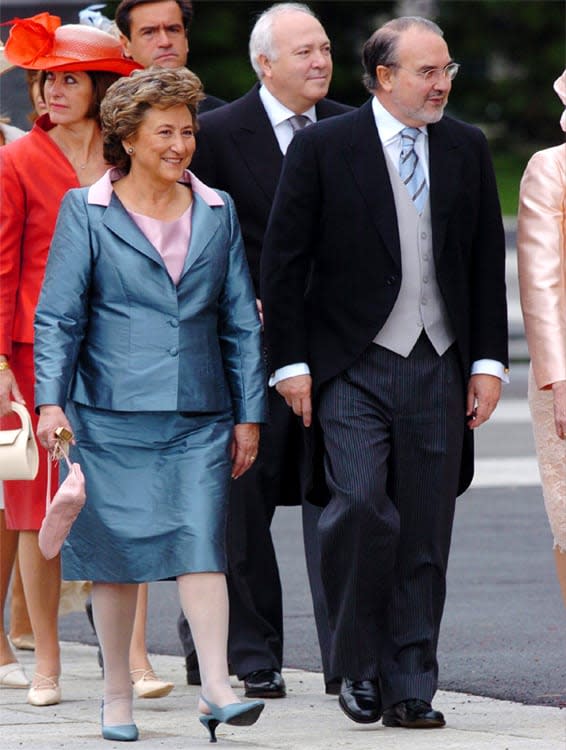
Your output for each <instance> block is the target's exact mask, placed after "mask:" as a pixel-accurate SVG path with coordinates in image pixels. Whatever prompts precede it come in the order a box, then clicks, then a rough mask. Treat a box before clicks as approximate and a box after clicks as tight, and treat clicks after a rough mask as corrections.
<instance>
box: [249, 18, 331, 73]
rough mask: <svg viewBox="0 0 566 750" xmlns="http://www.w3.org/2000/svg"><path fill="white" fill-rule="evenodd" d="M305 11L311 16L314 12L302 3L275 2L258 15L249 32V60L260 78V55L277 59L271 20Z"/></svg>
mask: <svg viewBox="0 0 566 750" xmlns="http://www.w3.org/2000/svg"><path fill="white" fill-rule="evenodd" d="M297 12H299V13H306V14H307V15H309V16H312V17H313V18H317V16H316V14H315V13H314V12H313V11H312V10H311V9H310V8H309V6H308V5H303V3H277V4H276V5H272V6H271V7H269V8H268V9H267V10H264V11H263V13H262V14H261V15H260V16H258V18H257V21H256V22H255V25H254V27H253V29H252V33H251V34H250V45H249V51H250V62H251V64H252V68H253V69H254V70H255V72H256V75H257V77H258V78H259V79H260V81H261V79H262V77H263V73H262V70H261V66H260V64H259V62H258V59H259V56H260V55H265V56H266V57H267V58H268V59H269V60H277V57H278V51H277V50H276V49H275V44H274V43H273V22H274V20H275V19H276V18H279V17H280V16H283V15H285V14H286V13H297Z"/></svg>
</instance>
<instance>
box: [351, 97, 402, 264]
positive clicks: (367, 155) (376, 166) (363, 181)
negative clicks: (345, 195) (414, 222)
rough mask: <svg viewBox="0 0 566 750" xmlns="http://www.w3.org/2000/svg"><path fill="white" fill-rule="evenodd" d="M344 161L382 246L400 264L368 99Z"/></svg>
mask: <svg viewBox="0 0 566 750" xmlns="http://www.w3.org/2000/svg"><path fill="white" fill-rule="evenodd" d="M345 149H346V153H345V155H346V161H347V162H348V163H349V164H350V167H351V169H352V172H353V174H354V180H355V182H356V183H357V185H358V188H359V190H360V192H361V194H362V196H363V198H364V200H365V202H366V204H367V209H368V216H370V217H371V220H372V221H373V224H374V226H375V228H376V230H377V232H378V233H379V235H380V237H381V239H382V241H383V244H384V245H385V247H386V248H387V250H388V252H389V253H390V254H391V256H392V257H393V259H394V260H395V262H396V263H397V264H398V265H399V266H400V265H401V247H400V243H399V232H398V230H397V219H396V216H397V214H396V210H395V200H394V198H393V190H392V189H391V183H390V180H389V174H388V172H387V166H386V164H385V154H384V152H383V147H382V145H381V141H380V139H379V135H378V132H377V128H376V126H375V119H374V116H373V111H372V107H371V99H370V100H369V101H368V102H366V104H364V105H362V106H361V107H360V108H359V109H358V110H357V112H356V113H355V115H354V118H353V125H352V132H351V137H350V142H349V143H347V144H346V146H345Z"/></svg>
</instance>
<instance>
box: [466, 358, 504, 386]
mask: <svg viewBox="0 0 566 750" xmlns="http://www.w3.org/2000/svg"><path fill="white" fill-rule="evenodd" d="M472 375H495V377H497V378H499V379H500V380H502V381H503V382H504V383H508V382H509V368H508V367H505V365H503V364H501V362H498V361H497V360H496V359H477V360H476V361H475V362H474V363H473V364H472Z"/></svg>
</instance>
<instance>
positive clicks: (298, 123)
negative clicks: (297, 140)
mask: <svg viewBox="0 0 566 750" xmlns="http://www.w3.org/2000/svg"><path fill="white" fill-rule="evenodd" d="M287 119H288V121H289V124H290V125H291V127H292V128H293V133H296V132H297V130H302V129H303V128H306V127H307V125H310V124H311V121H310V120H309V118H308V117H307V116H306V115H292V117H289V118H287Z"/></svg>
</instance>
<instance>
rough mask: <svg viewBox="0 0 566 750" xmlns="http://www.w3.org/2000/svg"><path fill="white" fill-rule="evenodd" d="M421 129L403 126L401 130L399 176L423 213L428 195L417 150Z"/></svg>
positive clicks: (418, 209) (419, 210)
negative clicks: (416, 145) (416, 144)
mask: <svg viewBox="0 0 566 750" xmlns="http://www.w3.org/2000/svg"><path fill="white" fill-rule="evenodd" d="M420 134H421V131H420V130H418V129H417V128H403V130H402V131H401V156H400V157H399V176H400V177H401V179H402V180H403V182H404V183H405V185H406V186H407V190H408V191H409V195H410V196H411V200H412V201H413V203H414V204H415V207H416V209H417V211H418V212H419V213H420V214H422V212H423V208H424V205H425V203H426V199H427V196H428V187H427V184H426V180H425V175H424V170H423V167H422V164H421V163H420V161H419V157H418V156H417V152H416V151H415V143H416V141H417V138H418V137H419V135H420Z"/></svg>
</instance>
